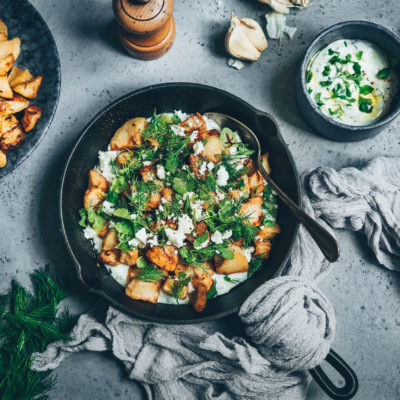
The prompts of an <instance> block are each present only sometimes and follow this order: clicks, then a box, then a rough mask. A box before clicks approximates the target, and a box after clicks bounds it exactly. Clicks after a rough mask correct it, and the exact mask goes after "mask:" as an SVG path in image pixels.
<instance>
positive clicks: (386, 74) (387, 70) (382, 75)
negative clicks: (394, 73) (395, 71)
mask: <svg viewBox="0 0 400 400" xmlns="http://www.w3.org/2000/svg"><path fill="white" fill-rule="evenodd" d="M389 75H390V68H384V69H381V70H380V71H379V72H378V73H377V74H376V76H377V77H378V78H379V79H387V78H388V77H389Z"/></svg>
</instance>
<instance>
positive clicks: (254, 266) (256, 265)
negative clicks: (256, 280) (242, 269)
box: [247, 254, 263, 277]
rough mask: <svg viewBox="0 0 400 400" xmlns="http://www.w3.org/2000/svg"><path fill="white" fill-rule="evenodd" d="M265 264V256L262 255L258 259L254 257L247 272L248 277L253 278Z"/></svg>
mask: <svg viewBox="0 0 400 400" xmlns="http://www.w3.org/2000/svg"><path fill="white" fill-rule="evenodd" d="M262 263H263V255H262V254H260V255H258V256H256V257H253V258H252V259H251V260H250V262H249V270H248V271H247V276H249V277H250V276H252V275H253V274H254V273H255V272H257V271H258V270H259V269H260V268H261V266H262Z"/></svg>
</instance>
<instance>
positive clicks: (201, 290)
mask: <svg viewBox="0 0 400 400" xmlns="http://www.w3.org/2000/svg"><path fill="white" fill-rule="evenodd" d="M192 285H193V287H194V288H195V290H194V291H193V292H191V293H189V298H190V302H191V303H192V305H193V308H194V309H195V310H196V311H197V312H202V311H203V310H204V308H205V307H206V303H207V293H208V290H207V288H206V287H205V286H204V285H203V284H202V283H201V282H200V281H198V280H196V279H193V280H192Z"/></svg>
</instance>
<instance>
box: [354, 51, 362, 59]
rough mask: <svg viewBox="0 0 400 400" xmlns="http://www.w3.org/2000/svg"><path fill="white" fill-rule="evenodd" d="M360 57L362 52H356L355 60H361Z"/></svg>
mask: <svg viewBox="0 0 400 400" xmlns="http://www.w3.org/2000/svg"><path fill="white" fill-rule="evenodd" d="M362 56H363V51H362V50H360V51H358V52H357V53H356V58H357V60H359V61H360V60H361V59H362Z"/></svg>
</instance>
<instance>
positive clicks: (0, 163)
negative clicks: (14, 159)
mask: <svg viewBox="0 0 400 400" xmlns="http://www.w3.org/2000/svg"><path fill="white" fill-rule="evenodd" d="M6 165H7V156H6V153H4V151H3V150H0V168H4V167H5V166H6Z"/></svg>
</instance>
